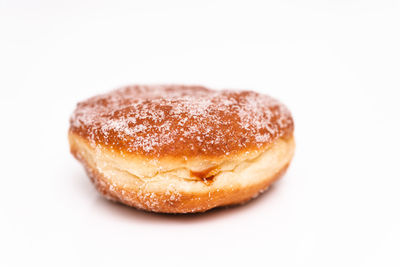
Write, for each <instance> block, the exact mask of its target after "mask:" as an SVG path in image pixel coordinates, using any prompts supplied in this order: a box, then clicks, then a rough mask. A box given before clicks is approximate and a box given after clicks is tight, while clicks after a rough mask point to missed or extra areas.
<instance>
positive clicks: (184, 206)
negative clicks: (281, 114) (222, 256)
mask: <svg viewBox="0 0 400 267" xmlns="http://www.w3.org/2000/svg"><path fill="white" fill-rule="evenodd" d="M71 152H72V154H73V155H74V156H75V157H77V158H79V156H78V155H77V150H75V149H72V150H71ZM79 160H80V161H81V162H82V163H83V165H84V166H85V170H86V172H87V174H88V176H89V177H90V180H91V181H92V182H93V184H94V185H95V187H96V189H97V190H98V191H99V192H100V193H101V194H102V195H103V196H104V197H106V198H107V199H109V200H113V201H116V202H120V203H123V204H125V205H127V206H131V207H135V208H137V209H142V210H147V211H152V212H160V213H195V212H204V211H207V210H210V209H212V208H215V207H222V206H228V205H235V204H240V203H245V202H247V201H249V200H251V199H253V198H255V197H257V196H258V195H259V194H260V193H262V192H263V191H264V190H266V189H267V188H268V187H269V186H270V185H271V184H272V183H274V182H275V181H276V180H278V179H279V178H280V177H281V176H282V175H283V174H284V173H285V172H286V170H287V168H288V166H289V163H287V164H285V165H284V166H283V167H282V168H281V169H280V170H279V171H278V172H276V173H274V174H273V175H272V176H270V177H265V179H264V180H262V181H261V182H260V183H258V184H254V185H252V186H248V187H246V188H241V187H235V188H230V187H226V188H224V189H222V190H213V191H208V192H201V193H199V192H197V193H185V192H180V193H179V195H178V196H179V197H174V198H171V194H170V193H169V192H168V191H165V192H151V191H148V192H146V191H138V190H126V188H124V187H121V186H118V185H116V184H115V183H110V182H109V180H108V179H107V178H105V177H104V176H103V175H102V174H101V173H100V172H99V171H97V169H96V168H93V167H92V166H90V165H89V164H88V162H87V161H86V160H85V159H84V158H79ZM154 203H157V205H154Z"/></svg>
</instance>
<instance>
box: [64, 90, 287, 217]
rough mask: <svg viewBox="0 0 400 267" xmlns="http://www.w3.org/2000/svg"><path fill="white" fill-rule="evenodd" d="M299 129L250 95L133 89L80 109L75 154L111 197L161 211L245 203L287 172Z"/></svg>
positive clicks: (74, 121) (73, 134)
mask: <svg viewBox="0 0 400 267" xmlns="http://www.w3.org/2000/svg"><path fill="white" fill-rule="evenodd" d="M293 131H294V123H293V119H292V116H291V113H290V111H289V110H288V109H287V108H286V107H285V106H284V105H283V104H281V103H280V102H278V101H277V100H275V99H274V98H271V97H269V96H267V95H263V94H259V93H256V92H253V91H238V90H211V89H208V88H205V87H202V86H182V85H151V86H150V85H149V86H145V85H133V86H127V87H123V88H120V89H117V90H114V91H111V92H109V93H106V94H102V95H98V96H94V97H92V98H89V99H87V100H85V101H83V102H80V103H78V104H77V106H76V109H75V111H74V112H73V114H72V116H71V118H70V128H69V132H68V139H69V144H70V150H71V153H72V154H73V155H74V157H75V158H76V159H77V160H79V161H80V162H81V163H82V164H83V166H84V168H85V170H86V173H87V174H88V176H89V177H90V179H91V181H92V182H93V184H94V186H95V187H96V189H97V190H98V191H99V192H100V193H101V194H102V195H103V196H104V197H106V198H107V199H110V200H113V201H117V202H121V203H123V204H126V205H128V206H132V207H135V208H137V209H142V210H146V211H152V212H160V213H194V212H203V211H206V210H209V209H212V208H215V207H219V206H227V205H234V204H240V203H245V202H246V201H248V200H250V199H252V198H255V197H256V196H258V195H259V194H260V193H261V192H263V191H264V190H266V189H267V188H268V187H269V186H270V185H271V184H272V183H273V182H274V181H276V180H277V179H278V178H280V177H281V176H282V174H283V173H284V172H285V171H286V169H287V168H288V166H289V164H290V161H291V159H292V157H293V153H294V148H295V142H294V136H293Z"/></svg>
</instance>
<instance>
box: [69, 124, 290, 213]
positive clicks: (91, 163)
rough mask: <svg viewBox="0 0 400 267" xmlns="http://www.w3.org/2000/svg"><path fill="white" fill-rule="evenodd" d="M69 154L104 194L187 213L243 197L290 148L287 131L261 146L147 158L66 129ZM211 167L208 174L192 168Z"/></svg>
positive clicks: (280, 168)
mask: <svg viewBox="0 0 400 267" xmlns="http://www.w3.org/2000/svg"><path fill="white" fill-rule="evenodd" d="M69 141H70V146H71V152H72V154H73V155H74V156H75V157H76V158H77V159H78V160H80V161H81V162H82V163H83V165H84V167H85V169H86V172H87V173H88V175H89V177H90V178H91V180H92V182H93V183H94V185H95V186H96V188H97V190H98V191H99V192H100V193H101V194H102V195H104V196H105V197H106V198H108V199H111V200H114V201H118V202H121V203H124V204H126V205H128V206H132V207H136V208H138V209H143V210H147V211H153V212H162V213H193V212H202V211H206V210H209V209H212V208H215V207H218V206H226V205H233V204H238V203H243V202H246V201H248V200H250V199H251V198H254V197H256V196H257V195H259V194H260V193H261V192H263V191H264V190H266V189H267V188H268V187H269V186H270V185H271V184H272V183H273V182H274V181H276V180H277V179H278V178H280V177H281V176H282V174H283V173H284V172H285V171H286V169H287V167H288V166H289V164H290V161H291V159H292V157H293V154H294V148H295V142H294V138H293V136H291V137H289V138H280V139H278V140H276V141H275V142H274V144H272V145H270V146H269V147H267V148H264V149H263V150H261V151H251V152H249V151H248V152H246V153H243V154H241V155H235V156H227V157H220V158H213V159H208V158H207V159H205V158H193V159H187V158H184V159H183V158H182V159H181V158H179V159H177V158H165V159H161V160H159V159H147V158H144V157H143V156H131V155H124V154H123V153H119V152H115V151H112V150H111V149H109V148H105V147H102V146H100V145H96V144H90V143H89V142H88V141H87V140H86V139H84V138H82V137H80V136H78V135H76V134H74V133H71V132H70V133H69ZM210 166H211V167H215V168H216V169H217V170H218V171H216V172H215V175H214V177H213V178H212V180H210V181H207V182H205V181H204V180H203V179H200V178H197V177H193V175H191V172H190V171H191V170H192V171H201V170H202V169H206V168H209V167H210Z"/></svg>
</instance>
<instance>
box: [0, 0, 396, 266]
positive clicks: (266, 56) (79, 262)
mask: <svg viewBox="0 0 400 267" xmlns="http://www.w3.org/2000/svg"><path fill="white" fill-rule="evenodd" d="M140 2H141V3H135V2H134V1H126V2H121V1H109V2H105V1H50V0H49V1H16V0H6V1H4V0H3V1H0V90H1V95H0V112H1V114H2V116H1V131H0V140H1V141H2V144H1V152H0V153H1V154H0V156H1V162H2V164H1V165H2V167H1V194H0V201H1V202H0V203H1V204H0V216H1V219H0V266H95V264H96V265H97V266H141V265H138V264H137V263H138V262H145V263H148V264H150V263H158V264H163V265H166V266H180V265H182V266H183V265H185V266H197V265H199V266H200V265H202V266H205V264H207V265H208V264H215V263H219V264H220V266H228V265H227V264H228V263H230V264H234V265H236V264H238V265H248V266H250V265H255V264H256V263H264V264H265V265H268V266H400V211H399V204H400V193H399V188H400V172H399V149H400V142H399V134H400V128H399V127H400V126H399V125H400V119H399V115H400V108H399V98H400V94H399V90H400V79H399V74H400V64H399V62H400V49H399V47H400V37H399V36H400V35H399V33H400V32H399V29H400V4H399V1H361V0H360V1H269V2H268V3H263V2H267V1H259V2H252V1H242V2H241V3H238V2H235V3H233V2H234V1H198V3H194V2H192V1H140ZM300 2H301V3H300ZM130 83H189V84H204V85H207V86H211V87H214V88H243V89H254V90H257V91H260V92H264V93H268V94H270V95H273V96H275V97H277V98H279V99H281V100H282V101H283V102H284V103H286V104H287V105H288V107H289V108H290V109H291V110H292V113H293V115H294V118H295V123H296V132H295V133H296V138H297V151H296V156H295V158H294V161H293V163H292V165H291V167H290V169H289V171H288V173H287V175H286V176H285V177H284V179H283V180H281V181H280V182H278V183H277V184H276V185H275V186H274V187H273V188H272V189H271V190H270V191H269V192H268V193H266V194H264V195H263V196H261V197H260V198H258V199H256V200H255V201H253V202H251V203H249V204H248V205H244V206H240V207H237V208H232V209H220V210H215V211H211V212H208V213H205V214H199V215H189V216H165V215H156V214H150V213H145V212H141V211H137V210H135V209H131V208H127V207H124V206H121V205H117V204H113V203H110V202H108V201H105V200H104V199H103V198H101V197H100V196H99V195H98V194H97V193H96V192H95V190H94V188H93V187H92V185H91V184H90V182H89V180H88V178H87V177H86V175H85V173H84V171H83V169H82V167H81V166H80V164H78V162H77V161H75V159H73V158H72V156H71V155H70V154H69V151H68V144H67V135H66V134H67V128H68V117H69V115H70V113H71V112H72V110H73V109H74V106H75V104H76V102H77V101H79V100H83V99H84V98H86V97H89V96H91V95H93V94H97V93H101V92H105V91H107V90H110V89H113V88H115V87H118V86H120V85H125V84H130ZM142 265H143V264H142Z"/></svg>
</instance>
